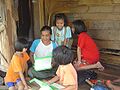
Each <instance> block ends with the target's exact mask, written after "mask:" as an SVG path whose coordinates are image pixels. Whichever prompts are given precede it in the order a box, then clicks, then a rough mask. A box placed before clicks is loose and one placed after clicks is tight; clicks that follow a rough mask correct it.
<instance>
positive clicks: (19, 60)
mask: <svg viewBox="0 0 120 90" xmlns="http://www.w3.org/2000/svg"><path fill="white" fill-rule="evenodd" d="M27 48H28V41H27V40H25V39H23V38H19V39H18V40H17V41H16V42H15V51H16V52H15V53H14V55H13V57H12V60H11V63H10V65H9V68H8V71H7V74H6V76H5V84H6V85H7V86H8V88H9V90H16V89H15V84H17V86H18V90H24V89H25V90H26V89H28V85H27V83H26V81H25V77H24V75H23V73H24V72H25V70H26V69H27V61H28V60H29V56H28V54H27V53H26V51H27Z"/></svg>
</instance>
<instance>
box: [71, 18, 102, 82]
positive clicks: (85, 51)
mask: <svg viewBox="0 0 120 90" xmlns="http://www.w3.org/2000/svg"><path fill="white" fill-rule="evenodd" d="M72 31H73V33H74V34H76V35H78V44H77V58H78V61H76V62H74V67H75V69H76V70H77V72H78V80H79V83H81V82H84V81H85V79H88V78H89V79H96V78H97V74H96V73H95V72H94V71H91V70H90V69H94V68H98V69H99V70H104V67H103V66H102V65H101V63H100V62H99V57H100V56H99V50H98V48H97V45H96V43H95V42H94V40H93V39H92V38H91V37H90V36H89V35H88V34H87V29H86V26H85V24H84V22H83V21H82V20H75V21H73V22H72Z"/></svg>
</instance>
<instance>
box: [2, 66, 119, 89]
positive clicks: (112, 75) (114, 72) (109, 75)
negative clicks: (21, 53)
mask: <svg viewBox="0 0 120 90" xmlns="http://www.w3.org/2000/svg"><path fill="white" fill-rule="evenodd" d="M104 66H105V65H104ZM95 71H96V72H97V73H98V79H99V80H114V79H117V78H120V68H119V67H118V68H114V67H112V68H111V66H110V65H107V66H105V70H104V71H103V72H100V71H98V70H95ZM31 87H32V89H31V90H39V86H38V85H36V84H35V83H34V84H31ZM0 90H7V88H6V87H5V86H0ZM79 90H90V86H89V85H88V84H84V85H80V86H79Z"/></svg>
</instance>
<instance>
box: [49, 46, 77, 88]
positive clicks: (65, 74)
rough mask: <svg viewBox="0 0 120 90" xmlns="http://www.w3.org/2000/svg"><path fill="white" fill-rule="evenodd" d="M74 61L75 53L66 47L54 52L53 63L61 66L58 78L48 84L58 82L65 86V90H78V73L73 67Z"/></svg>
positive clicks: (58, 48)
mask: <svg viewBox="0 0 120 90" xmlns="http://www.w3.org/2000/svg"><path fill="white" fill-rule="evenodd" d="M73 60H74V54H73V52H72V51H71V50H70V49H69V48H67V47H66V46H59V47H57V48H56V49H54V50H53V62H56V64H58V65H59V67H58V69H57V72H56V74H57V75H56V76H55V77H54V78H52V79H51V80H49V81H48V83H49V84H50V83H54V82H57V83H59V84H61V85H63V86H64V87H65V88H64V89H63V90H78V83H77V72H76V70H75V68H74V67H73V65H72V62H73Z"/></svg>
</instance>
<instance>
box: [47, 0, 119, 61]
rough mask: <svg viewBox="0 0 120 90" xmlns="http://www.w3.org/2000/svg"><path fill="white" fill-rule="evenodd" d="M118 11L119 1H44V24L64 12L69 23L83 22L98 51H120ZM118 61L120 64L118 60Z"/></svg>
mask: <svg viewBox="0 0 120 90" xmlns="http://www.w3.org/2000/svg"><path fill="white" fill-rule="evenodd" d="M119 9H120V0H45V17H46V21H45V22H46V23H48V24H49V22H50V21H52V20H50V19H52V16H53V15H54V14H55V13H57V12H64V13H66V15H67V16H68V18H69V20H70V21H73V20H76V19H82V20H84V21H85V23H86V26H87V28H88V33H89V34H90V35H91V36H92V38H93V39H94V40H95V42H96V43H97V45H98V47H99V49H101V48H108V49H117V50H120V10H119ZM101 57H102V59H103V58H104V59H105V61H109V60H110V58H111V57H112V56H111V57H110V58H109V60H108V58H106V57H105V56H104V55H101ZM108 57H109V56H108ZM113 57H114V56H113ZM118 57H119V56H117V58H118ZM111 60H112V61H113V62H117V61H116V60H113V59H111ZM118 61H119V62H120V60H119V59H118ZM113 62H110V63H113Z"/></svg>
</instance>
